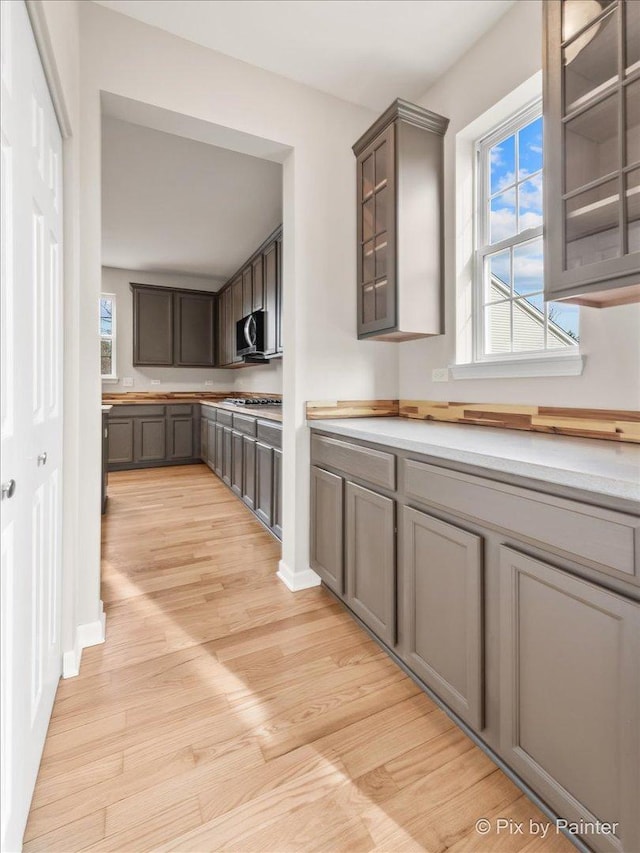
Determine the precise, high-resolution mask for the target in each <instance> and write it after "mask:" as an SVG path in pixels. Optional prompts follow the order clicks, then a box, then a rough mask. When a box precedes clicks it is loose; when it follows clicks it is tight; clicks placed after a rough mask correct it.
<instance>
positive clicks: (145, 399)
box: [102, 391, 282, 423]
mask: <svg viewBox="0 0 640 853" xmlns="http://www.w3.org/2000/svg"><path fill="white" fill-rule="evenodd" d="M231 395H233V396H234V397H238V398H240V399H243V400H253V399H260V398H261V397H265V396H267V395H266V394H250V393H247V392H236V391H165V392H154V391H132V392H131V393H126V392H125V393H120V394H118V393H114V394H109V393H106V394H103V395H102V409H103V411H105V409H106V407H109V409H110V408H111V407H115V406H136V405H144V404H147V405H152V404H154V403H156V404H162V405H170V404H171V403H191V404H196V405H197V404H198V403H201V404H203V405H206V406H213V407H214V408H218V409H225V410H226V411H228V412H237V413H238V414H244V415H250V416H251V417H257V418H261V419H262V420H267V421H276V422H278V423H282V412H281V411H280V410H279V409H276V408H275V407H274V408H270V407H268V406H260V405H258V406H251V405H246V406H245V405H243V406H235V405H233V403H224V402H223V400H225V399H227V398H228V397H229V396H231ZM268 396H269V397H281V395H280V394H269V395H268Z"/></svg>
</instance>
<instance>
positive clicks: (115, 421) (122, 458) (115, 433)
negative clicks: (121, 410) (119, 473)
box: [109, 418, 133, 464]
mask: <svg viewBox="0 0 640 853" xmlns="http://www.w3.org/2000/svg"><path fill="white" fill-rule="evenodd" d="M124 462H133V418H109V463H113V464H116V463H120V464H122V463H124Z"/></svg>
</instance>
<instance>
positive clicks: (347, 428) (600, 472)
mask: <svg viewBox="0 0 640 853" xmlns="http://www.w3.org/2000/svg"><path fill="white" fill-rule="evenodd" d="M308 425H309V427H310V428H311V429H312V430H320V431H323V432H329V433H334V434H335V435H339V436H345V437H347V438H355V439H359V440H361V441H370V442H375V443H377V444H383V445H388V446H390V447H395V448H398V449H400V450H407V451H412V452H415V453H422V454H425V455H428V456H435V457H438V458H440V459H444V460H447V461H448V462H457V463H461V464H467V465H474V466H477V467H482V468H486V469H489V470H491V471H495V472H500V473H502V474H508V475H514V476H518V477H526V478H528V479H532V480H539V481H541V482H543V483H547V484H552V485H555V486H561V487H563V488H568V489H579V490H580V491H583V492H589V493H594V494H595V495H601V496H604V497H610V498H618V499H623V500H625V501H638V502H639V503H638V512H640V445H635V444H630V443H624V442H615V441H602V440H599V439H590V438H572V437H570V436H563V435H543V434H540V433H534V432H524V431H523V432H519V431H517V430H509V429H498V428H495V427H483V426H472V425H468V424H447V423H436V422H434V421H419V420H411V419H408V418H340V419H331V420H318V421H309V422H308Z"/></svg>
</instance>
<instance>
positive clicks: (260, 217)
mask: <svg viewBox="0 0 640 853" xmlns="http://www.w3.org/2000/svg"><path fill="white" fill-rule="evenodd" d="M281 222H282V167H281V166H280V165H279V164H278V163H273V162H269V161H267V160H262V159H260V158H258V157H251V156H248V155H246V154H239V153H236V152H235V151H229V150H227V149H225V148H219V147H217V146H215V145H209V144H206V143H203V142H197V141H194V140H193V139H185V138H183V137H181V136H175V135H173V134H171V133H163V132H161V131H158V130H153V129H151V128H148V127H142V126H140V125H137V124H131V123H129V122H125V121H121V120H119V119H115V118H113V117H111V116H108V115H104V116H103V123H102V263H103V265H104V266H109V267H120V268H122V269H131V270H140V271H142V270H144V271H149V272H169V273H178V272H180V273H185V274H189V275H197V276H206V277H208V278H214V279H217V280H219V282H220V284H222V283H223V282H224V281H226V280H227V279H228V278H229V277H230V276H231V275H232V274H233V273H234V272H235V271H236V270H237V268H238V267H239V266H240V265H241V264H242V262H243V261H244V260H246V258H248V257H249V255H250V254H251V253H252V252H253V250H254V249H255V248H256V247H257V246H259V245H260V243H261V242H262V241H263V240H264V239H265V238H266V237H268V236H269V234H270V233H271V231H273V230H274V229H275V228H276V227H277V226H278V225H279V224H280V223H281Z"/></svg>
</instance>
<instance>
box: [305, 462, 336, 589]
mask: <svg viewBox="0 0 640 853" xmlns="http://www.w3.org/2000/svg"><path fill="white" fill-rule="evenodd" d="M342 495H343V479H342V477H338V475H337V474H330V473H329V472H328V471H323V470H322V468H316V467H315V465H314V466H313V467H312V468H311V568H312V569H313V570H314V572H317V573H318V574H319V575H320V577H321V578H322V580H323V581H324V582H325V583H326V585H327V586H328V587H329V588H330V589H332V590H333V591H334V592H335V593H337V594H338V595H340V596H342V595H343V593H344V562H343V554H342V547H343V535H342V531H343V503H344V502H343V497H342Z"/></svg>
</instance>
